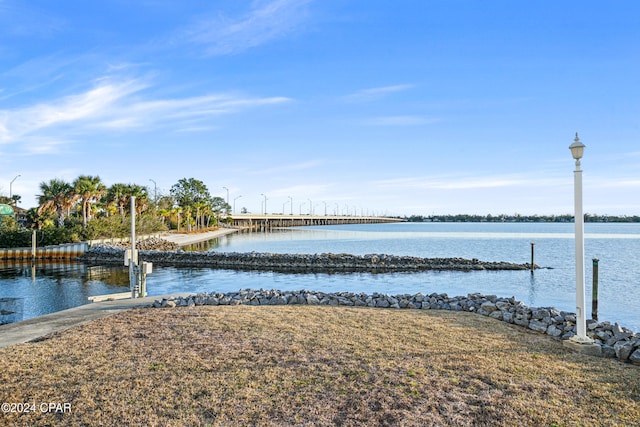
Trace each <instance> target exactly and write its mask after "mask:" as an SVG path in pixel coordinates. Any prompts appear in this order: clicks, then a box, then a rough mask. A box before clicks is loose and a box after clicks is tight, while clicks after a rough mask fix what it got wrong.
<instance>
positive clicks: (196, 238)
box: [162, 228, 238, 246]
mask: <svg viewBox="0 0 640 427" xmlns="http://www.w3.org/2000/svg"><path fill="white" fill-rule="evenodd" d="M237 231H238V229H237V228H220V229H218V230H215V231H208V232H206V233H192V234H182V233H171V234H166V235H164V236H162V238H163V239H164V240H168V241H169V242H173V243H177V244H178V245H180V246H186V245H191V244H193V243H199V242H206V241H207V240H211V239H215V238H216V237H220V236H225V235H227V234H231V233H235V232H237Z"/></svg>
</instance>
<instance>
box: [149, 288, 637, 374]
mask: <svg viewBox="0 0 640 427" xmlns="http://www.w3.org/2000/svg"><path fill="white" fill-rule="evenodd" d="M286 304H307V305H326V306H350V307H379V308H394V309H402V308H404V309H415V310H453V311H466V312H472V313H477V314H481V315H484V316H489V317H492V318H494V319H496V320H501V321H503V322H507V323H511V324H515V325H519V326H522V327H524V328H528V329H531V330H533V331H536V332H539V333H543V334H547V335H549V336H552V337H554V338H557V339H563V340H564V339H569V338H571V337H572V336H574V335H575V334H576V315H575V313H569V312H565V311H560V310H558V309H556V308H553V307H528V306H526V305H525V304H524V303H523V302H522V301H517V300H516V299H515V298H514V297H511V298H499V297H497V296H495V295H483V294H480V293H475V294H469V295H467V296H466V297H464V296H456V297H449V296H448V295H447V294H437V293H432V294H429V295H423V294H422V293H417V294H414V295H411V294H400V295H386V294H380V293H373V294H365V293H352V292H332V293H326V292H318V291H307V290H300V291H279V290H263V289H260V290H253V289H241V290H240V291H238V292H227V293H218V292H211V293H200V294H196V295H190V296H186V297H176V298H170V299H162V300H156V301H155V302H154V303H153V307H156V308H164V307H176V306H177V307H189V306H196V305H286ZM587 329H588V331H587V335H588V336H589V337H591V338H593V340H594V342H595V343H597V344H599V345H600V347H601V350H602V352H601V354H602V355H603V356H604V357H615V358H617V359H618V360H620V361H623V362H631V363H633V364H636V365H640V335H636V334H635V333H634V332H633V331H631V330H630V329H627V328H623V327H622V326H620V325H618V324H617V323H614V324H611V323H610V322H601V323H598V322H594V321H588V324H587Z"/></svg>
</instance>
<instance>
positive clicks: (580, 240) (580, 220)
mask: <svg viewBox="0 0 640 427" xmlns="http://www.w3.org/2000/svg"><path fill="white" fill-rule="evenodd" d="M584 147H585V145H584V144H583V143H582V142H580V139H579V138H578V133H577V132H576V138H575V139H574V141H573V144H571V145H570V146H569V149H570V150H571V155H572V156H573V158H574V159H575V160H576V170H575V171H574V172H573V179H574V202H575V225H576V235H575V239H576V326H577V335H574V336H573V337H571V340H572V341H574V342H577V343H580V344H591V343H593V340H592V339H591V338H589V337H588V336H587V333H586V331H587V319H586V318H585V303H584V300H585V289H584V215H583V213H582V169H580V159H581V158H582V154H583V153H584Z"/></svg>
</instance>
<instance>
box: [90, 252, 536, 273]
mask: <svg viewBox="0 0 640 427" xmlns="http://www.w3.org/2000/svg"><path fill="white" fill-rule="evenodd" d="M123 256H124V255H123V250H122V248H118V247H113V246H108V245H99V246H95V247H92V248H91V249H90V250H89V251H87V252H85V253H84V254H83V255H82V256H80V257H79V258H78V260H79V261H83V262H86V263H90V264H105V263H107V264H122V263H123ZM138 256H139V259H140V260H141V261H147V262H152V263H153V264H154V265H158V266H171V267H209V268H223V269H233V270H269V271H277V272H323V273H324V272H345V273H347V272H361V271H367V272H393V271H403V272H407V271H427V270H443V271H444V270H447V271H475V270H528V269H530V268H531V267H530V265H529V264H515V263H509V262H486V261H479V260H477V259H464V258H419V257H411V256H396V255H385V254H369V255H350V254H333V253H325V254H275V253H257V252H249V253H239V252H184V251H180V250H177V251H155V250H152V251H140V253H139V255H138ZM535 268H539V267H538V266H535Z"/></svg>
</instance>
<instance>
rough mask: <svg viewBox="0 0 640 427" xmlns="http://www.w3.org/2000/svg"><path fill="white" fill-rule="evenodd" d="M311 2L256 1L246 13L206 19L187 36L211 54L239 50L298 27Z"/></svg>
mask: <svg viewBox="0 0 640 427" xmlns="http://www.w3.org/2000/svg"><path fill="white" fill-rule="evenodd" d="M309 3H311V0H270V1H264V0H263V1H254V2H253V3H252V6H251V9H250V10H249V11H248V12H247V13H246V14H244V15H242V16H239V17H228V16H225V15H223V14H218V15H216V16H214V17H210V18H208V19H202V20H200V21H199V22H197V23H196V24H195V25H194V26H193V27H192V28H190V29H189V30H187V31H186V32H185V34H184V35H183V37H184V38H185V39H186V41H187V42H189V43H194V44H197V45H200V46H202V47H203V50H204V52H205V54H207V55H210V56H215V55H229V54H236V53H239V52H243V51H245V50H247V49H251V48H253V47H256V46H260V45H262V44H265V43H268V42H271V41H273V40H277V39H280V38H282V37H285V36H287V35H289V34H291V33H292V32H294V31H296V30H298V29H299V28H300V26H301V24H302V23H304V22H305V20H306V18H307V16H308V12H307V5H308V4H309Z"/></svg>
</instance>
